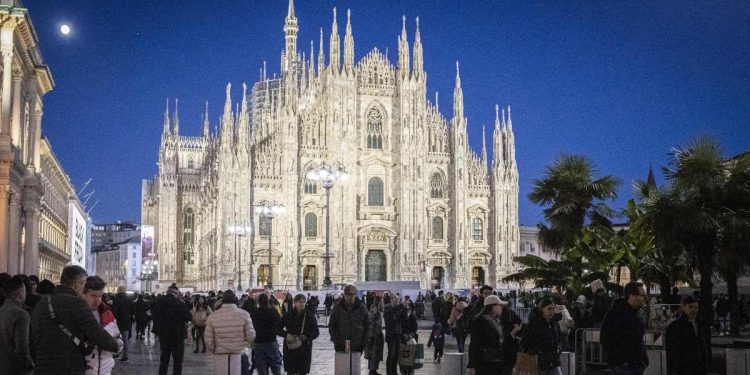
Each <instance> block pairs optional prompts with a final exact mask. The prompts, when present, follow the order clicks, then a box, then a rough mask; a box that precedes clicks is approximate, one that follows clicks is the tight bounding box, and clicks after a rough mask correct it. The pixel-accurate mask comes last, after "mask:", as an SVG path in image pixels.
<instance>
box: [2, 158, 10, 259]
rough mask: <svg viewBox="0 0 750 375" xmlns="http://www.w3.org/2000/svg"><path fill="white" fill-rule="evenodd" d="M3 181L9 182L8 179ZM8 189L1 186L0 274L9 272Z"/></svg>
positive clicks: (3, 169) (3, 168)
mask: <svg viewBox="0 0 750 375" xmlns="http://www.w3.org/2000/svg"><path fill="white" fill-rule="evenodd" d="M5 163H6V161H3V164H5ZM7 170H8V166H7V165H3V166H2V171H7ZM3 179H4V180H6V181H7V179H8V177H7V176H4V177H3ZM8 188H9V187H8V185H0V272H7V271H8V250H9V249H8Z"/></svg>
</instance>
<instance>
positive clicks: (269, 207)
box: [255, 201, 285, 290]
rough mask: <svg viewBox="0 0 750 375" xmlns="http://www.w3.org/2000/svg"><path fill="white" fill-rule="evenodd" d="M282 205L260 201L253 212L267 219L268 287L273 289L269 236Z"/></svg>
mask: <svg viewBox="0 0 750 375" xmlns="http://www.w3.org/2000/svg"><path fill="white" fill-rule="evenodd" d="M284 210H285V209H284V205H283V204H281V203H279V202H276V201H262V202H260V203H258V205H257V206H255V213H257V214H258V216H260V217H265V218H266V219H268V289H270V290H273V261H272V259H271V255H272V254H271V246H272V243H271V236H272V235H273V218H274V217H276V215H278V214H280V213H283V212H284Z"/></svg>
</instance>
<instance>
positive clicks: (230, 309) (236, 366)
mask: <svg viewBox="0 0 750 375" xmlns="http://www.w3.org/2000/svg"><path fill="white" fill-rule="evenodd" d="M237 302H238V300H237V295H235V294H234V292H233V291H231V290H227V291H226V292H224V298H223V304H222V305H221V308H220V309H218V310H216V311H214V312H213V313H212V314H211V315H210V316H209V317H208V321H207V322H206V336H205V340H206V347H208V350H209V351H211V353H213V354H214V374H217V375H240V374H241V368H242V360H241V355H242V352H243V351H245V350H246V349H247V348H248V347H250V346H251V345H252V344H253V341H254V340H255V329H254V328H253V321H252V320H251V319H250V314H248V313H247V311H245V310H243V309H240V308H239V307H237Z"/></svg>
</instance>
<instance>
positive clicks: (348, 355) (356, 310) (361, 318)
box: [328, 285, 370, 375]
mask: <svg viewBox="0 0 750 375" xmlns="http://www.w3.org/2000/svg"><path fill="white" fill-rule="evenodd" d="M368 327H369V317H368V313H367V307H366V306H365V304H364V303H363V302H362V301H360V300H359V298H357V288H355V287H354V285H347V286H346V287H345V288H344V297H343V298H341V300H340V301H339V302H338V303H337V304H336V305H335V306H334V307H333V312H331V319H330V321H329V322H328V333H329V334H330V335H331V341H333V346H334V349H335V350H336V354H335V357H334V362H335V364H334V368H335V370H334V374H335V375H345V374H348V375H359V374H360V359H361V356H362V351H363V350H364V347H365V344H366V343H367V342H368V340H369V338H370V332H369V329H368Z"/></svg>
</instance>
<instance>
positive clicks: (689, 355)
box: [664, 296, 708, 375]
mask: <svg viewBox="0 0 750 375" xmlns="http://www.w3.org/2000/svg"><path fill="white" fill-rule="evenodd" d="M698 308H699V302H698V299H696V298H693V297H692V296H685V297H682V301H680V313H679V316H678V317H677V318H675V319H674V320H672V322H670V323H669V325H668V326H667V331H666V333H665V336H666V340H665V345H664V349H665V350H666V351H667V374H669V375H705V374H706V373H707V364H706V363H707V359H708V350H707V348H706V344H705V341H703V339H701V337H700V336H699V335H698V322H696V320H695V318H696V316H698Z"/></svg>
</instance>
